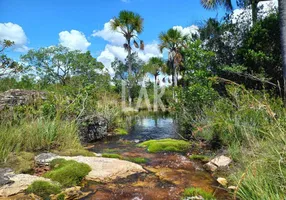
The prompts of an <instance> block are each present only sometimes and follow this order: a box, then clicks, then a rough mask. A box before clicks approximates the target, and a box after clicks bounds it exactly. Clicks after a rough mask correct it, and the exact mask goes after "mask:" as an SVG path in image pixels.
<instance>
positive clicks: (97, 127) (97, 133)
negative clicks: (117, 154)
mask: <svg viewBox="0 0 286 200" xmlns="http://www.w3.org/2000/svg"><path fill="white" fill-rule="evenodd" d="M77 123H78V126H79V137H80V140H81V142H83V143H88V142H94V141H96V140H99V139H102V138H104V137H106V136H108V133H107V128H108V121H107V119H105V118H104V117H102V116H100V115H88V116H85V117H82V118H81V119H79V120H78V122H77Z"/></svg>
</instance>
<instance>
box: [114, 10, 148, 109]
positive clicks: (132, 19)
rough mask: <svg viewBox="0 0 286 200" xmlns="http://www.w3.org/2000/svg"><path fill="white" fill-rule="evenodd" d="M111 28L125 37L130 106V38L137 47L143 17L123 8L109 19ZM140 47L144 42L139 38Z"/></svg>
mask: <svg viewBox="0 0 286 200" xmlns="http://www.w3.org/2000/svg"><path fill="white" fill-rule="evenodd" d="M111 28H112V30H113V31H116V32H119V33H121V34H122V35H123V36H124V38H125V39H126V43H125V44H124V45H123V46H124V49H125V50H126V51H127V53H128V56H127V65H128V77H129V78H128V80H129V83H128V99H129V106H131V102H132V99H131V81H130V78H131V76H132V63H131V60H130V59H131V54H132V48H131V40H133V44H134V46H135V47H136V48H139V45H138V43H137V42H136V39H138V36H137V34H140V33H141V32H142V31H143V18H141V16H140V15H139V14H137V13H134V12H131V11H126V10H123V11H121V12H120V13H119V16H118V17H115V18H114V19H113V20H112V21H111ZM140 49H141V50H144V42H143V41H142V40H140Z"/></svg>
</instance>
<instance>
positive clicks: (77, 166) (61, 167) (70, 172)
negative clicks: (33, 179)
mask: <svg viewBox="0 0 286 200" xmlns="http://www.w3.org/2000/svg"><path fill="white" fill-rule="evenodd" d="M51 168H52V170H51V171H49V172H47V173H46V174H44V177H46V178H50V179H51V180H53V181H57V182H59V183H60V184H61V185H62V186H64V187H71V186H75V185H78V184H79V183H80V182H81V181H82V180H83V178H84V177H85V176H86V175H87V174H88V173H89V172H90V171H91V168H90V167H89V166H88V165H87V164H84V163H78V162H76V161H73V160H64V159H55V160H53V161H52V162H51Z"/></svg>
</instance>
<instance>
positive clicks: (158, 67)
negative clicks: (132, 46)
mask: <svg viewBox="0 0 286 200" xmlns="http://www.w3.org/2000/svg"><path fill="white" fill-rule="evenodd" d="M165 69H166V65H165V62H164V60H163V59H162V58H158V57H152V58H150V60H149V61H148V63H147V64H146V65H145V71H147V72H149V73H151V74H152V75H154V81H155V82H154V83H155V84H156V83H157V78H158V76H159V75H160V71H161V72H165Z"/></svg>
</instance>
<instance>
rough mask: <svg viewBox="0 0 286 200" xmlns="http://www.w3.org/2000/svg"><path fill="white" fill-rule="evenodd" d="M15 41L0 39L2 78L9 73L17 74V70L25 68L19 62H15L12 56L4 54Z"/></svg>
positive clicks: (0, 72)
mask: <svg viewBox="0 0 286 200" xmlns="http://www.w3.org/2000/svg"><path fill="white" fill-rule="evenodd" d="M13 45H14V42H12V41H10V40H3V41H0V78H3V77H5V76H7V75H9V74H15V73H17V72H20V71H23V70H24V68H23V66H22V65H20V64H19V63H18V62H15V61H14V60H12V59H11V58H9V57H7V55H6V54H4V51H5V50H6V49H7V48H9V47H12V46H13Z"/></svg>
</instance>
